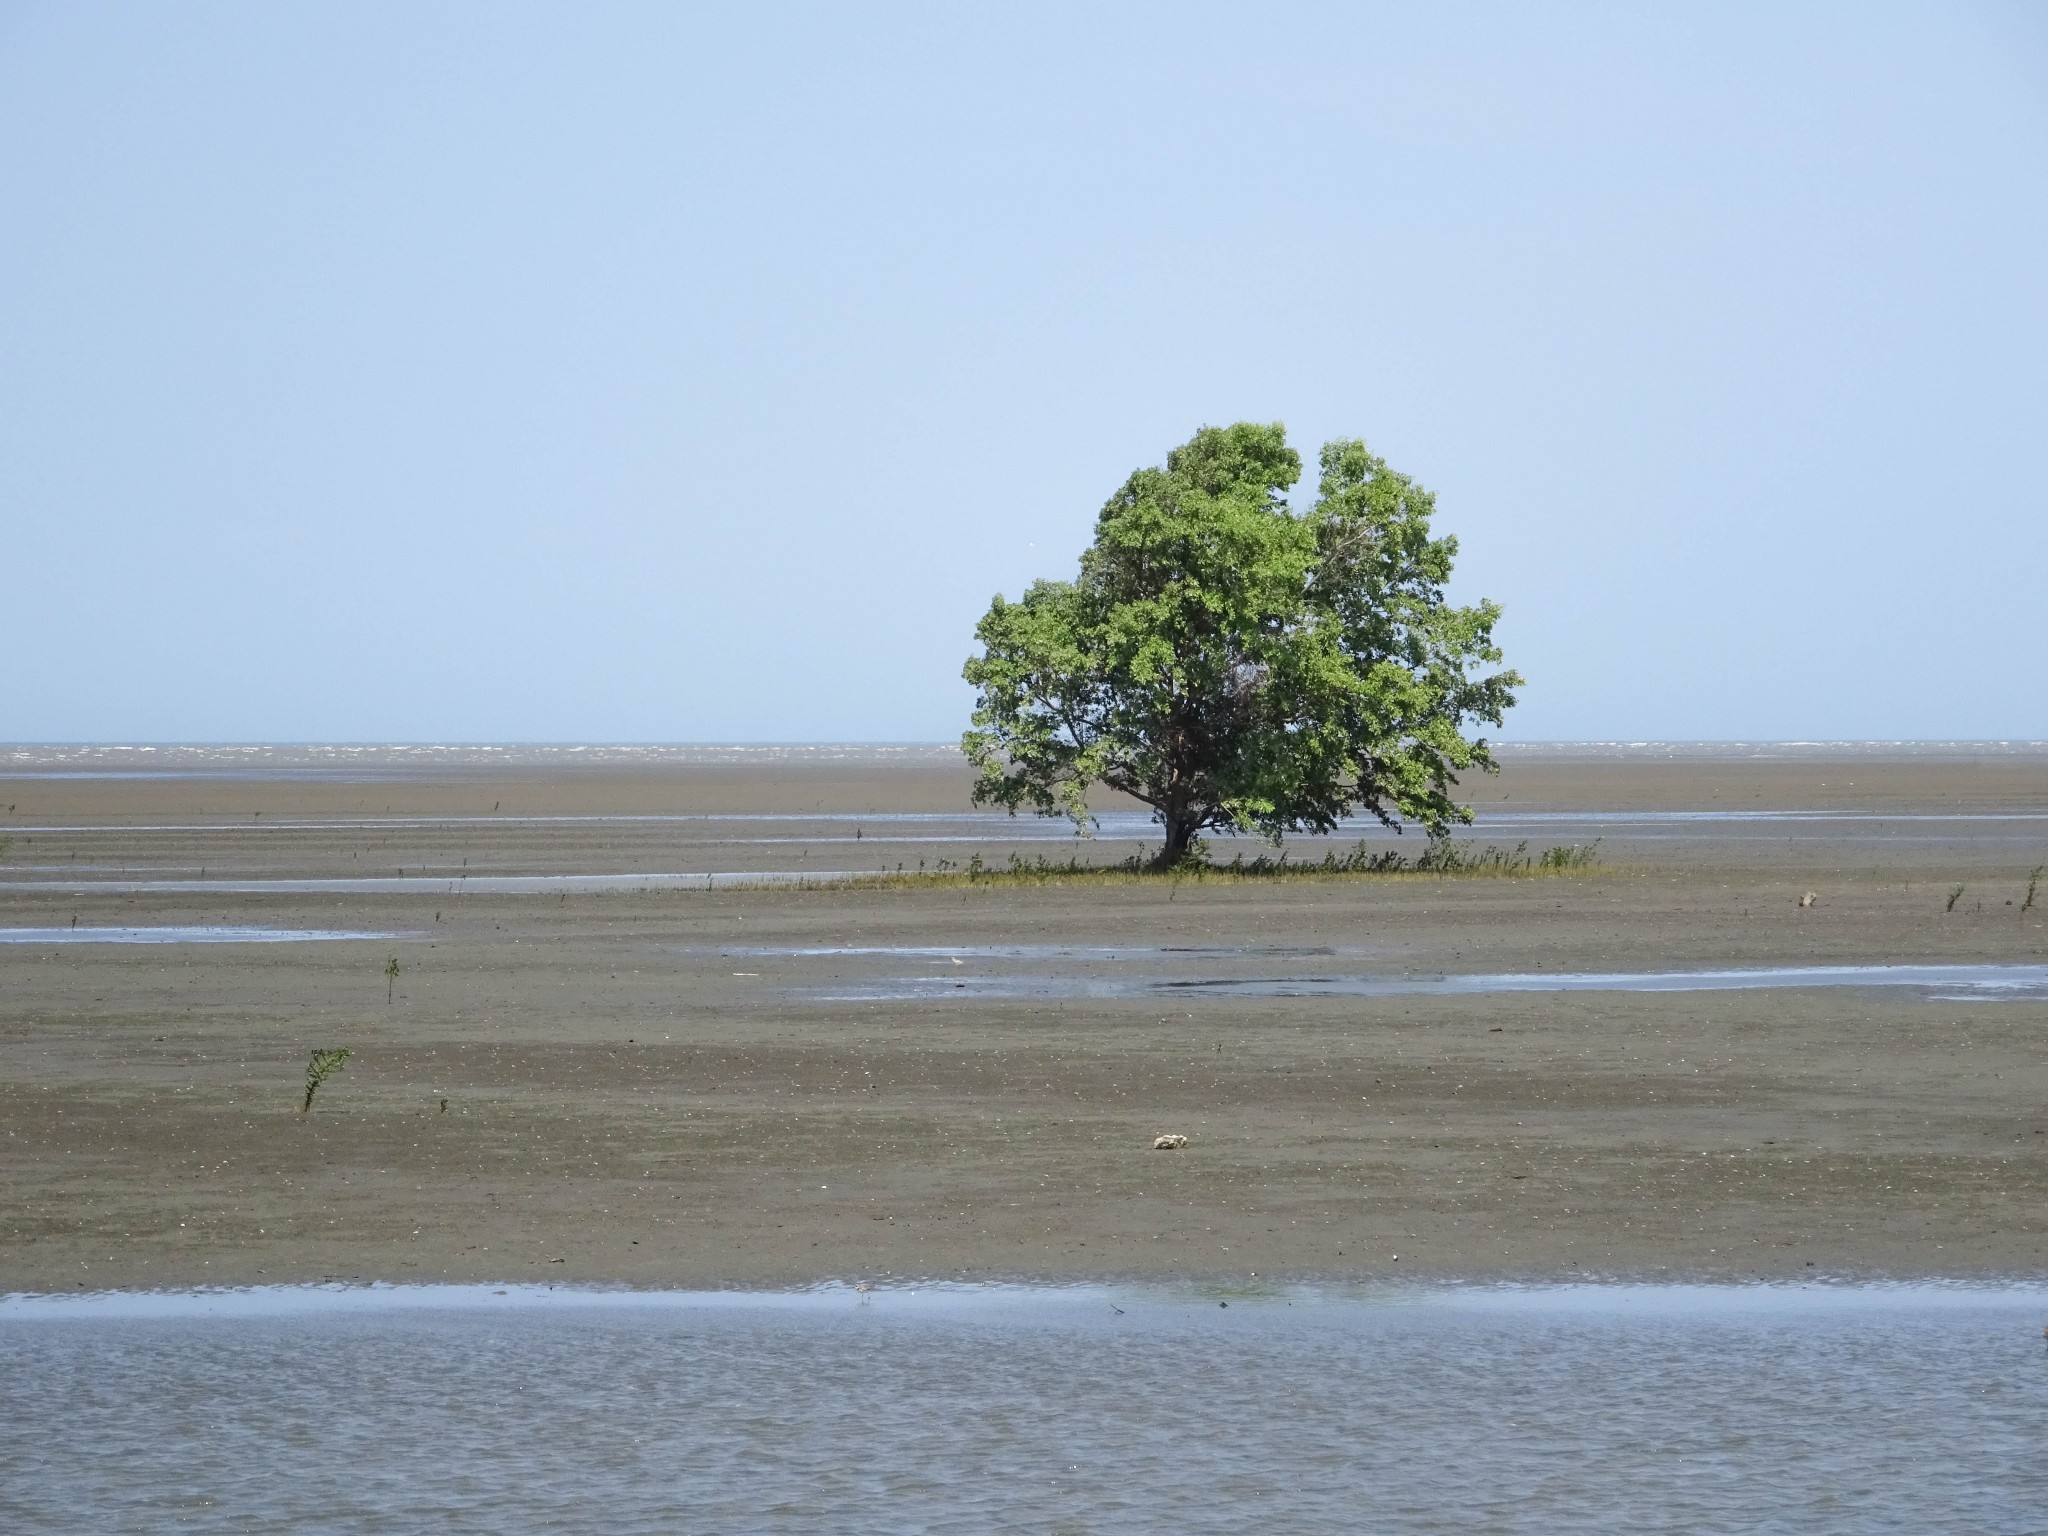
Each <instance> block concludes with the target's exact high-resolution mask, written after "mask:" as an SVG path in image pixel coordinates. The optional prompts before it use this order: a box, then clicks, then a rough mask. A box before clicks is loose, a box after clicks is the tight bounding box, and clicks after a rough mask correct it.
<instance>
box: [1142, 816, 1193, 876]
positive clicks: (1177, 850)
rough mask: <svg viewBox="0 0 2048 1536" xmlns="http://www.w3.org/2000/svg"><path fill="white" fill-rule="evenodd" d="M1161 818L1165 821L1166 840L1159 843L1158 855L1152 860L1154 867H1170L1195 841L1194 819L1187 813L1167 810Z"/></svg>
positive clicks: (1176, 862) (1177, 861) (1185, 854)
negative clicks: (1177, 813) (1179, 813)
mask: <svg viewBox="0 0 2048 1536" xmlns="http://www.w3.org/2000/svg"><path fill="white" fill-rule="evenodd" d="M1162 819H1163V820H1164V821H1165V823H1166V841H1165V842H1164V843H1162V844H1161V845H1160V849H1159V857H1158V858H1157V859H1156V860H1154V861H1153V865H1152V867H1153V868H1154V869H1171V868H1173V866H1174V865H1176V864H1178V863H1179V862H1180V861H1181V860H1182V859H1184V858H1186V857H1187V856H1188V849H1189V848H1190V847H1191V846H1192V845H1193V844H1194V841H1195V819H1194V817H1192V816H1188V815H1175V814H1174V813H1173V812H1171V811H1168V812H1166V813H1165V814H1164V816H1163V817H1162Z"/></svg>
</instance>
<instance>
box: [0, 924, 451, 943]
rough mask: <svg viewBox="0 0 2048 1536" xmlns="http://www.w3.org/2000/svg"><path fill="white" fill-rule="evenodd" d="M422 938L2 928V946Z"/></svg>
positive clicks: (336, 931)
mask: <svg viewBox="0 0 2048 1536" xmlns="http://www.w3.org/2000/svg"><path fill="white" fill-rule="evenodd" d="M418 937H419V935H418V934H407V933H365V932H357V931H354V930H350V929H343V928H204V927H167V928H0V944H317V943H328V942H333V941H336V940H348V939H407V938H418Z"/></svg>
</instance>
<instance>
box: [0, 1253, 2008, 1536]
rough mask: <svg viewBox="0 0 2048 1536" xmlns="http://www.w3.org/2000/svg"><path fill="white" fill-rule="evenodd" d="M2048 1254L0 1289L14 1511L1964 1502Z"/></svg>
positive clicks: (185, 1517)
mask: <svg viewBox="0 0 2048 1536" xmlns="http://www.w3.org/2000/svg"><path fill="white" fill-rule="evenodd" d="M2044 1318H2048V1291H2044V1289H2043V1288H2042V1287H2040V1286H2038V1285H2035V1286H2007V1287H1997V1286H1986V1287H1968V1286H1956V1287H1945V1286H1900V1287H1884V1286H1878V1287H1853V1286H1840V1287H1833V1286H1805V1287H1790V1286H1787V1287H1780V1286H1756V1287H1713V1286H1678V1287H1656V1286H1613V1287H1609V1286H1565V1287H1555V1288H1546V1287H1531V1288H1512V1287H1470V1288H1458V1287H1449V1288H1444V1289H1441V1290H1431V1289H1428V1288H1414V1289H1408V1290H1385V1291H1377V1292H1370V1291H1368V1292H1314V1291H1303V1290H1297V1289H1289V1288H1284V1287H1268V1288H1264V1289H1259V1290H1250V1289H1244V1288H1234V1289H1214V1290H1200V1289H1187V1290H1177V1291H1167V1290H1159V1291H1151V1290H1126V1289H1120V1288H1112V1287H1076V1288H1072V1289H1070V1290H1057V1291H1033V1290H1029V1289H1026V1288H988V1289H984V1288H962V1289H951V1288H939V1289H930V1288H922V1287H920V1288H915V1289H913V1288H910V1287H902V1288H892V1287H884V1288H882V1289H880V1290H878V1291H877V1292H875V1293H874V1294H873V1295H872V1296H869V1297H860V1296H856V1295H855V1294H854V1293H853V1292H852V1291H851V1290H849V1289H845V1288H838V1289H835V1290H832V1291H827V1292H812V1293H808V1294H796V1295H784V1296H749V1295H744V1294H731V1295H703V1294H694V1295H693V1294H682V1293H669V1294H662V1293H651V1294H650V1293H632V1292H589V1291H585V1292H576V1291H568V1290H564V1291H559V1292H550V1291H546V1290H544V1289H543V1288H541V1287H498V1288H492V1287H474V1286H473V1287H451V1288H446V1290H445V1291H442V1290H440V1289H437V1288H413V1289H407V1288H382V1289H381V1290H377V1291H371V1290H366V1289H356V1290H352V1291H325V1292H322V1291H317V1290H315V1291H310V1292H308V1291H297V1292H293V1291H275V1292H268V1293H246V1292H245V1293H239V1294H230V1295H220V1294H215V1295H212V1296H202V1297H189V1296H188V1297H183V1298H179V1297H169V1298H161V1297H160V1298H150V1297H139V1298H119V1297H115V1298H104V1299H103V1298H59V1299H47V1298H13V1299H10V1300H9V1301H7V1302H5V1303H0V1518H4V1519H5V1522H6V1525H7V1528H8V1529H10V1530H18V1531H25V1532H26V1531H33V1532H74V1531H75V1532H100V1531H106V1530H172V1529H174V1530H180V1531H230V1530H249V1529H275V1530H287V1529H288V1530H293V1531H316V1532H329V1531H332V1532H343V1531H358V1530H365V1529H379V1530H394V1529H395V1530H448V1529H453V1530H493V1531H526V1530H547V1531H563V1532H572V1533H576V1532H606V1533H611V1532H650V1533H651V1532H664V1533H666V1532H673V1531H700V1530H702V1531H710V1530H715V1531H756V1530H764V1531H765V1530H789V1529H818V1530H832V1531H835V1532H840V1531H845V1532H892V1533H893V1532H901V1531H952V1530H972V1531H980V1530H997V1529H1011V1530H1017V1529H1023V1530H1061V1531H1065V1530H1072V1531H1093V1530H1138V1529H1163V1530H1174V1531H1186V1532H1197V1533H1209V1532H1215V1533H1226V1532H1227V1533H1232V1536H1236V1533H1241V1532H1243V1531H1246V1530H1249V1529H1266V1530H1273V1531H1287V1532H1297V1531H1300V1532H1317V1533H1320V1532H1331V1533H1337V1532H1342V1533H1345V1536H1351V1533H1355V1532H1360V1531H1370V1532H1375V1533H1392V1536H1407V1533H1437V1532H1444V1533H1450V1532H1456V1533H1460V1536H1463V1533H1467V1532H1472V1531H1503V1532H1529V1533H1550V1532H1556V1531H1590V1532H1614V1533H1624V1532H1625V1533H1631V1536H1634V1533H1666V1532H1671V1533H1676V1532H1708V1531H1714V1532H1720V1531H1742V1532H1763V1533H1780V1532H1782V1533H1788V1536H1792V1533H1796V1536H1836V1533H1841V1536H1848V1533H1859V1536H1860V1533H1865V1532H1870V1531H1885V1530H1896V1531H1901V1532H1915V1533H1918V1532H1932V1531H1939V1532H1943V1533H1945V1536H1977V1533H1986V1536H1988V1533H1993V1532H1998V1533H2011V1532H2019V1531H2028V1530H2036V1529H2039V1528H2040V1523H2041V1513H2042V1511H2043V1510H2044V1509H2048V1463H2044V1461H2043V1459H2042V1457H2041V1455H2040V1446H2041V1443H2042V1437H2043V1433H2044V1428H2048V1352H2044V1346H2043V1342H2042V1337H2041V1327H2042V1322H2043V1320H2044Z"/></svg>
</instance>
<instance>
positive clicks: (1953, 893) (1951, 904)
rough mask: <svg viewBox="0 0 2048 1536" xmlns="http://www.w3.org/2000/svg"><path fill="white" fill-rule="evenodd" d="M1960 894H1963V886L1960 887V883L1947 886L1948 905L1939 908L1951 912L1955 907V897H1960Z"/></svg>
mask: <svg viewBox="0 0 2048 1536" xmlns="http://www.w3.org/2000/svg"><path fill="white" fill-rule="evenodd" d="M1962 894H1963V888H1962V887H1961V886H1960V885H1957V886H1951V887H1950V888H1949V893H1948V905H1947V906H1945V907H1943V908H1942V909H1941V910H1942V911H1944V912H1953V911H1955V909H1956V901H1957V899H1958V898H1960V897H1961V896H1962Z"/></svg>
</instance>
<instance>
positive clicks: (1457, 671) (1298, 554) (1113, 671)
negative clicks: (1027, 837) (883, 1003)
mask: <svg viewBox="0 0 2048 1536" xmlns="http://www.w3.org/2000/svg"><path fill="white" fill-rule="evenodd" d="M1300 478H1301V458H1300V455H1298V454H1297V453H1296V452H1295V451H1294V450H1293V449H1292V448H1290V447H1289V446H1288V445H1287V431H1286V428H1285V427H1283V426H1282V425H1280V424H1279V423H1277V422H1276V423H1274V424H1272V425H1270V426H1263V425H1258V424H1256V423H1251V422H1239V423H1238V424H1237V425H1236V426H1231V427H1204V428H1203V429H1202V430H1201V431H1199V432H1197V433H1196V434H1195V435H1194V437H1193V438H1191V439H1190V440H1189V441H1188V442H1186V443H1184V444H1182V445H1181V446H1180V447H1178V448H1176V449H1174V450H1173V452H1172V453H1170V454H1168V455H1167V459H1166V467H1165V468H1163V469H1158V468H1154V469H1141V470H1139V471H1137V472H1136V473H1135V474H1133V475H1132V476H1131V477H1130V479H1128V480H1127V481H1125V482H1124V485H1123V488H1122V489H1121V490H1119V491H1118V492H1117V493H1116V494H1115V495H1114V496H1112V497H1111V498H1110V499H1109V502H1108V504H1107V505H1105V506H1104V507H1103V509H1102V513H1101V515H1100V516H1099V517H1097V519H1096V521H1095V543H1094V545H1093V547H1091V548H1090V549H1089V550H1088V551H1087V552H1086V553H1085V554H1083V555H1082V557H1081V571H1080V575H1079V577H1078V578H1077V579H1075V580H1073V581H1039V582H1034V583H1033V584H1032V586H1031V588H1030V590H1029V591H1027V592H1026V593H1025V594H1024V597H1023V600H1022V601H1020V602H1014V603H1013V602H1008V601H1006V600H1004V599H1003V598H1002V597H1000V596H999V597H997V598H996V599H995V601H994V602H993V603H992V604H991V605H990V607H989V610H988V613H987V614H986V615H985V616H984V617H983V618H982V621H981V623H980V624H979V625H977V626H976V628H975V638H976V639H977V640H979V641H980V642H981V647H982V653H981V654H980V655H979V656H976V657H974V658H972V659H971V660H969V661H968V663H967V666H966V672H965V675H966V678H967V681H968V682H970V683H972V684H973V685H974V687H975V688H976V689H977V690H978V691H979V702H978V705H977V707H976V709H975V712H974V725H973V728H972V729H971V730H969V731H968V732H967V733H966V735H965V736H964V737H963V738H962V745H963V746H964V747H965V748H966V751H967V755H968V757H969V758H970V759H971V760H972V761H973V763H974V765H975V767H976V768H977V770H978V771H979V777H978V778H977V780H976V783H975V787H974V799H975V802H976V803H977V804H984V805H985V804H994V805H1003V806H1007V807H1009V809H1010V810H1011V811H1012V812H1015V811H1016V810H1017V809H1019V808H1020V807H1029V808H1030V809H1032V810H1034V811H1036V812H1038V813H1039V814H1041V815H1048V816H1050V815H1068V816H1072V817H1073V818H1075V820H1076V822H1077V823H1078V824H1081V825H1086V824H1087V819H1088V811H1087V805H1086V799H1085V796H1086V794H1087V791H1088V788H1089V786H1090V785H1092V784H1097V783H1100V784H1106V785H1108V786H1109V787H1110V788H1112V789H1118V790H1121V791H1123V792H1124V793H1125V794H1128V795H1133V796H1135V797H1136V798H1137V799H1139V800H1142V801H1143V802H1145V804H1147V805H1149V806H1151V807H1152V808H1153V810H1154V812H1155V813H1156V814H1157V817H1158V820H1159V822H1160V824H1161V825H1162V827H1163V828H1164V832H1165V836H1164V841H1163V844H1162V847H1161V849H1160V854H1159V863H1160V865H1161V866H1162V867H1163V866H1167V865H1171V864H1174V863H1176V862H1178V861H1180V860H1181V859H1183V858H1186V857H1187V856H1188V854H1189V851H1190V849H1191V847H1192V845H1193V843H1194V840H1195V838H1196V836H1197V835H1198V834H1199V833H1200V832H1201V831H1202V830H1203V829H1205V828H1211V827H1233V828H1237V829H1240V830H1246V831H1258V832H1262V833H1264V834H1266V835H1267V836H1270V837H1274V838H1278V837H1279V836H1281V835H1282V834H1283V833H1286V832H1301V831H1308V832H1328V831H1330V830H1332V829H1333V828H1335V827H1336V825H1337V823H1338V822H1339V821H1340V820H1341V819H1342V818H1344V817H1345V816H1346V815H1349V814H1351V813H1352V812H1353V811H1355V810H1360V809H1363V810H1366V811H1369V812H1371V813H1372V814H1373V815H1375V816H1377V817H1378V818H1379V819H1380V820H1381V821H1382V822H1384V823H1386V824H1387V825H1389V826H1398V825H1399V824H1400V823H1401V822H1402V821H1416V822H1419V823H1421V824H1422V825H1423V826H1424V827H1425V828H1427V829H1428V830H1429V832H1430V833H1431V834H1432V835H1441V834H1442V833H1443V832H1445V831H1446V830H1447V829H1448V828H1449V826H1450V825H1451V824H1452V823H1454V822H1465V821H1470V820H1471V812H1470V811H1469V810H1468V809H1466V808H1464V807H1462V806H1460V805H1458V804H1457V803H1456V802H1454V801H1453V800H1452V798H1451V791H1452V788H1453V786H1454V784H1455V783H1456V778H1457V775H1458V774H1459V773H1461V772H1463V771H1465V770H1467V769H1471V768H1474V767H1477V768H1482V769H1487V770H1491V769H1492V767H1493V759H1492V757H1491V755H1490V754H1489V752H1488V750H1487V744H1486V741H1485V739H1484V738H1483V737H1481V738H1468V737H1467V736H1466V735H1465V734H1464V727H1465V723H1466V722H1467V721H1486V722H1490V723H1492V724H1494V725H1499V724H1500V722H1501V715H1502V712H1503V711H1504V710H1506V709H1507V708H1508V707H1509V706H1510V705H1512V704H1513V703H1514V694H1513V692H1512V690H1513V689H1514V688H1516V687H1519V686H1520V684H1521V678H1520V677H1518V676H1517V675H1516V674H1515V673H1513V672H1508V671H1496V672H1492V673H1490V674H1488V675H1476V669H1478V668H1481V667H1484V666H1489V665H1493V664H1496V663H1498V662H1499V661H1500V660H1501V653H1500V650H1499V648H1498V647H1497V646H1495V644H1494V643H1493V626H1494V624H1495V622H1496V621H1497V620H1498V618H1499V616H1500V609H1499V607H1498V606H1497V605H1496V604H1493V603H1489V602H1481V603H1478V604H1476V605H1474V606H1472V607H1470V608H1454V607H1451V606H1450V605H1449V604H1448V603H1446V602H1445V600H1444V590H1443V589H1444V583H1445V582H1446V581H1447V580H1448V579H1449V577H1450V574H1451V561H1452V558H1453V557H1454V556H1455V555H1456V554H1457V550H1458V544H1457V540H1456V539H1453V538H1451V537H1449V536H1445V537H1442V538H1431V537H1430V532H1429V519H1430V514H1431V512H1432V511H1434V509H1435V499H1434V498H1433V497H1432V496H1431V495H1430V493H1429V492H1428V491H1426V490H1424V489H1423V488H1422V487H1421V486H1419V485H1417V484H1416V483H1415V482H1414V481H1413V480H1410V479H1409V478H1408V477H1407V476H1406V475H1402V474H1398V473H1396V472H1395V471H1393V470H1391V469H1389V468H1387V465H1386V463H1385V461H1384V460H1381V459H1378V458H1375V457H1374V456H1373V455H1372V454H1370V453H1368V452H1367V451H1366V447H1365V444H1364V443H1363V442H1360V441H1358V440H1357V439H1355V438H1351V439H1340V440H1338V441H1336V442H1333V443H1327V444H1325V445H1324V447H1323V452H1322V478H1321V481H1320V484H1319V485H1318V488H1317V496H1316V502H1315V505H1314V506H1313V507H1312V508H1310V509H1309V510H1307V511H1305V512H1296V511H1295V510H1294V509H1293V508H1292V507H1291V506H1290V505H1289V504H1288V501H1287V496H1286V493H1287V491H1288V489H1289V488H1290V487H1292V486H1293V485H1294V483H1295V482H1296V481H1297V480H1299V479H1300Z"/></svg>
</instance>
